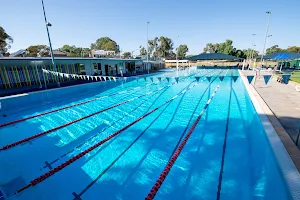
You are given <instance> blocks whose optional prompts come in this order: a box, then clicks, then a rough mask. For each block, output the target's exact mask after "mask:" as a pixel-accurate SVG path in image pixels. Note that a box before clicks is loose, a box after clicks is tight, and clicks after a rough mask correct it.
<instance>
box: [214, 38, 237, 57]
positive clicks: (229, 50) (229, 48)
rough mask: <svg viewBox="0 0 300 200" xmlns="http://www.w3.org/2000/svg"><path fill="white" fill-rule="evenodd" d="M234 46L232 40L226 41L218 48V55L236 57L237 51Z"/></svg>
mask: <svg viewBox="0 0 300 200" xmlns="http://www.w3.org/2000/svg"><path fill="white" fill-rule="evenodd" d="M232 44H233V41H232V40H226V41H225V42H222V43H220V44H219V47H218V53H223V54H228V55H234V54H235V51H236V50H235V48H234V47H233V45H232Z"/></svg>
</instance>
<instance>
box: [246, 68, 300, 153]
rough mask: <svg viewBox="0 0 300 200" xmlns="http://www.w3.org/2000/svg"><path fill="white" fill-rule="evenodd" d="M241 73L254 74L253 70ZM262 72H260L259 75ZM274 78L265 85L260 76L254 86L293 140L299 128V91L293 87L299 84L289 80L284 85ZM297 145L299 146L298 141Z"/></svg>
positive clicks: (295, 138)
mask: <svg viewBox="0 0 300 200" xmlns="http://www.w3.org/2000/svg"><path fill="white" fill-rule="evenodd" d="M243 73H244V74H245V75H253V74H254V72H253V71H244V72H243ZM263 74H264V73H263V72H262V73H261V75H263ZM265 74H267V73H265ZM276 79H277V78H276V77H273V78H272V79H271V80H270V81H269V83H268V84H267V85H266V84H265V82H264V79H263V78H262V77H261V78H259V79H258V80H257V81H256V83H255V85H254V87H255V89H256V91H257V92H258V93H259V94H260V96H261V97H262V98H263V100H264V101H265V102H266V104H267V105H268V106H269V108H270V109H271V110H272V112H273V113H274V114H275V116H276V117H277V118H278V120H279V122H280V123H281V125H282V126H283V128H284V129H285V130H286V132H287V133H288V134H289V135H290V136H291V138H292V139H293V141H294V142H295V141H296V140H297V135H298V133H299V128H300V92H297V91H296V89H295V87H296V85H299V86H300V84H297V83H294V82H291V81H290V82H289V84H287V85H286V84H282V83H279V82H277V81H276ZM253 83H254V81H253V82H252V84H253ZM299 140H300V138H299ZM298 147H299V148H300V141H299V142H298Z"/></svg>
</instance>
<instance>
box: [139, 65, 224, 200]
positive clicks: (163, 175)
mask: <svg viewBox="0 0 300 200" xmlns="http://www.w3.org/2000/svg"><path fill="white" fill-rule="evenodd" d="M227 72H228V70H227V71H226V74H227ZM226 74H225V75H226ZM222 82H223V80H221V81H220V83H219V84H218V86H217V87H216V89H215V90H214V92H213V94H212V95H211V97H210V98H209V100H208V101H207V103H206V104H205V106H204V108H203V109H202V111H201V112H200V114H199V115H198V117H197V119H196V120H195V122H194V123H193V126H192V127H191V129H190V130H189V132H188V133H187V135H186V136H185V137H184V140H183V141H182V142H181V143H180V145H179V147H178V148H177V150H176V151H175V153H174V154H173V155H172V157H171V159H170V160H169V162H168V163H167V165H166V167H165V168H164V170H163V171H162V173H161V174H160V176H159V178H158V180H157V181H156V183H155V184H154V185H153V187H152V189H151V190H150V192H149V193H148V195H147V197H146V198H145V199H146V200H152V199H153V198H154V197H155V195H156V193H157V191H158V190H159V188H160V187H161V185H162V183H163V182H164V180H165V178H166V177H167V175H168V174H169V172H170V170H171V168H172V167H173V165H174V163H175V162H176V160H177V158H178V157H179V155H180V153H181V152H182V149H183V148H184V146H185V144H186V143H187V141H188V139H189V138H190V136H191V135H192V133H193V132H194V130H195V128H196V126H197V124H198V123H199V121H200V119H201V118H202V116H203V114H204V112H205V111H206V109H207V107H208V106H209V104H210V102H211V101H212V99H213V98H214V96H215V95H216V93H217V91H218V90H219V88H220V86H221V83H222Z"/></svg>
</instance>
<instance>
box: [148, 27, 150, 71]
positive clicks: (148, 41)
mask: <svg viewBox="0 0 300 200" xmlns="http://www.w3.org/2000/svg"><path fill="white" fill-rule="evenodd" d="M149 24H150V22H147V70H148V74H149V39H148V26H149Z"/></svg>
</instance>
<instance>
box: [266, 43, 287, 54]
mask: <svg viewBox="0 0 300 200" xmlns="http://www.w3.org/2000/svg"><path fill="white" fill-rule="evenodd" d="M282 51H284V50H283V49H281V48H279V46H278V45H273V46H271V47H270V48H267V50H266V54H271V53H276V52H282Z"/></svg>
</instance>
